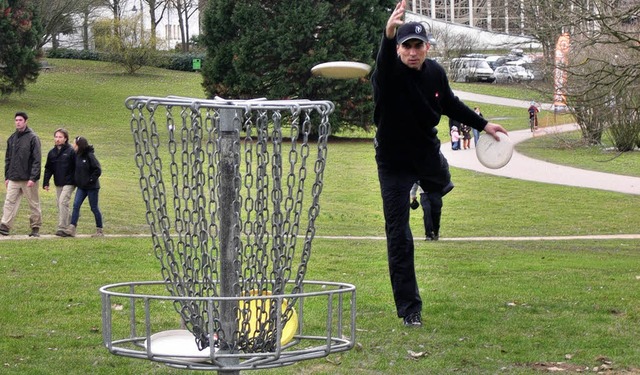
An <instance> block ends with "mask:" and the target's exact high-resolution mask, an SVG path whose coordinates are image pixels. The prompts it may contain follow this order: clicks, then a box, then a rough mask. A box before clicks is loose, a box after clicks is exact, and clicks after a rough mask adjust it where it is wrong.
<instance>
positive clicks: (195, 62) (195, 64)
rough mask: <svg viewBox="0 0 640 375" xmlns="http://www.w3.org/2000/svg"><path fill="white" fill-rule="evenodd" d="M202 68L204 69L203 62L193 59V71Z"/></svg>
mask: <svg viewBox="0 0 640 375" xmlns="http://www.w3.org/2000/svg"><path fill="white" fill-rule="evenodd" d="M201 67H202V60H201V59H193V70H200V68H201Z"/></svg>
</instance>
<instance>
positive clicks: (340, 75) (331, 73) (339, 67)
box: [311, 61, 371, 79]
mask: <svg viewBox="0 0 640 375" xmlns="http://www.w3.org/2000/svg"><path fill="white" fill-rule="evenodd" d="M369 71H371V66H369V65H367V64H364V63H359V62H353V61H331V62H326V63H322V64H318V65H316V66H314V67H313V68H311V74H313V75H314V76H319V77H325V78H336V79H349V78H361V77H364V76H366V75H367V74H369Z"/></svg>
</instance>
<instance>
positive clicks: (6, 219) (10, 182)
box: [0, 112, 42, 237]
mask: <svg viewBox="0 0 640 375" xmlns="http://www.w3.org/2000/svg"><path fill="white" fill-rule="evenodd" d="M28 119H29V116H27V114H26V113H25V112H17V113H16V114H15V117H14V120H15V125H16V131H15V132H14V133H13V134H11V136H9V138H8V139H7V154H6V155H5V158H4V185H5V187H6V188H7V195H6V197H5V201H4V208H3V211H2V220H1V221H0V234H1V235H3V236H7V235H9V231H10V230H11V227H12V226H13V221H14V220H15V218H16V215H17V214H18V209H19V208H20V201H21V200H22V196H23V195H24V196H25V198H27V202H29V208H30V209H31V215H30V216H29V224H30V226H31V233H30V234H29V237H40V234H39V232H40V226H42V211H41V210H40V197H39V195H38V180H40V174H41V171H40V168H41V164H42V163H41V160H42V149H41V146H40V138H38V135H37V134H36V133H35V132H34V131H33V130H31V128H29V126H28Z"/></svg>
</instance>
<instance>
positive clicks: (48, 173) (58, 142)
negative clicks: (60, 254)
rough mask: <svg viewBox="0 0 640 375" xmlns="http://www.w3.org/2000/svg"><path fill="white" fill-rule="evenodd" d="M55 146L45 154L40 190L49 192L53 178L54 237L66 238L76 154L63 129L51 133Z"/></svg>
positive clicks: (67, 133) (74, 186)
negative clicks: (54, 204)
mask: <svg viewBox="0 0 640 375" xmlns="http://www.w3.org/2000/svg"><path fill="white" fill-rule="evenodd" d="M53 140H54V142H55V145H54V146H53V148H52V149H51V151H49V154H47V161H46V163H45V164H44V179H43V181H42V188H43V189H44V190H46V191H47V192H49V180H51V177H52V176H53V183H54V185H55V186H56V205H57V206H58V230H57V231H56V236H60V237H67V234H66V233H65V230H67V229H68V228H69V224H70V223H69V219H70V218H71V212H70V210H69V202H70V201H71V197H72V196H73V191H74V190H75V189H76V184H75V182H74V179H75V176H74V174H75V170H76V152H75V150H74V149H73V147H72V146H71V145H70V144H69V132H68V131H66V130H65V129H63V128H59V129H56V131H55V132H53Z"/></svg>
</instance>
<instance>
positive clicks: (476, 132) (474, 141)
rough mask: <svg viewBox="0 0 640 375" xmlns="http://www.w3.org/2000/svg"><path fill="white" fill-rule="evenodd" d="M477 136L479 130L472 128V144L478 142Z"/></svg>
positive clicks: (478, 136) (478, 135)
mask: <svg viewBox="0 0 640 375" xmlns="http://www.w3.org/2000/svg"><path fill="white" fill-rule="evenodd" d="M479 138H480V131H479V130H478V129H473V145H474V146H476V145H477V144H478V139H479Z"/></svg>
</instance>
